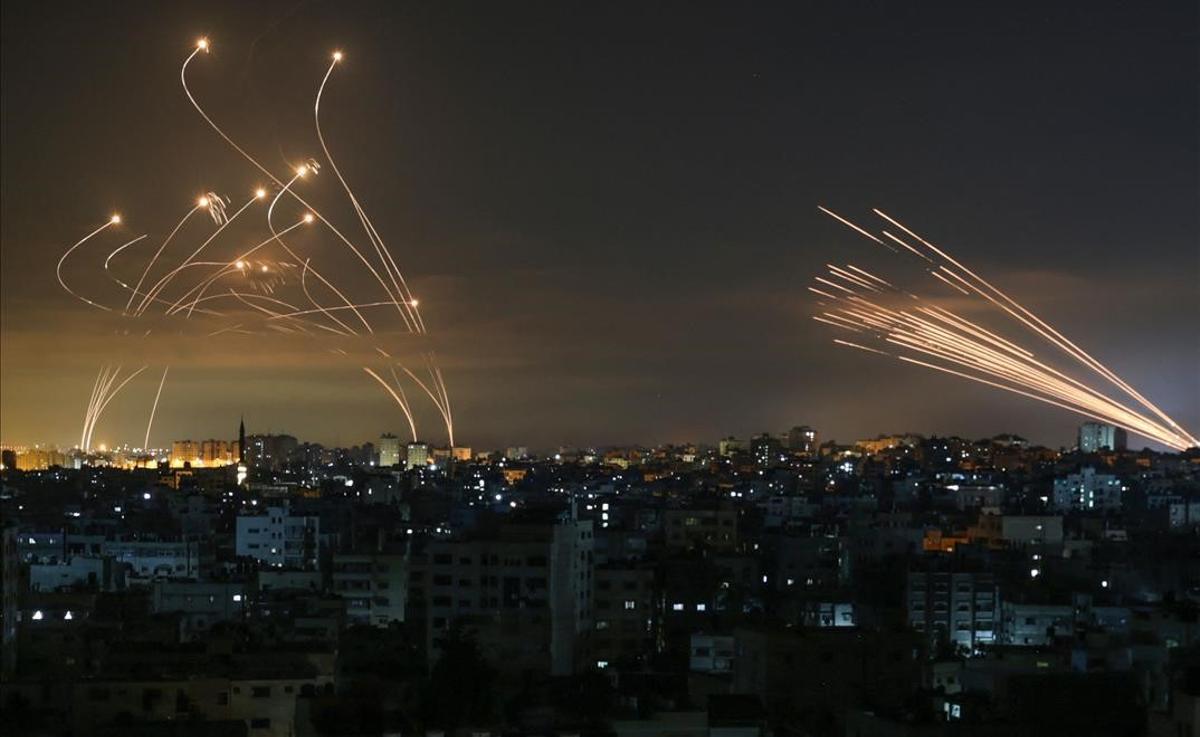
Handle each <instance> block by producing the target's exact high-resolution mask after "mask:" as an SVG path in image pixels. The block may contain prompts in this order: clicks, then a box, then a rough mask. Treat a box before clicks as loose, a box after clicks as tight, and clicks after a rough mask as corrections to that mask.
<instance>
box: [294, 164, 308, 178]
mask: <svg viewBox="0 0 1200 737" xmlns="http://www.w3.org/2000/svg"><path fill="white" fill-rule="evenodd" d="M307 173H308V165H307V164H301V165H300V166H298V167H296V176H298V177H303V176H304V175H305V174H307Z"/></svg>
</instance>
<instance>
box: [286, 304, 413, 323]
mask: <svg viewBox="0 0 1200 737" xmlns="http://www.w3.org/2000/svg"><path fill="white" fill-rule="evenodd" d="M393 304H394V303H393V302H392V301H391V300H388V301H386V302H357V303H355V304H354V305H353V306H354V307H357V308H359V309H362V308H364V307H392V306H393ZM350 308H351V307H350V306H348V305H338V306H335V307H323V308H317V309H312V310H298V311H296V312H288V313H284V314H282V315H280V316H279V317H278V318H271V319H273V320H277V319H280V318H284V317H296V316H298V315H314V314H316V313H318V312H324V311H326V310H328V311H330V312H337V311H338V310H348V309H350Z"/></svg>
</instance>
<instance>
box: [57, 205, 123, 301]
mask: <svg viewBox="0 0 1200 737" xmlns="http://www.w3.org/2000/svg"><path fill="white" fill-rule="evenodd" d="M119 222H121V218H120V217H119V216H117V215H113V216H112V217H111V218H109V219H108V221H107V222H106V223H104V225H101V226H100V227H99V228H96V229H95V230H93V231H92V232H91V233H88V234H87V235H85V236H84V237H82V238H80V239H79V241H78V242H77V243H76V244H75V245H73V246H71V247H70V248H68V249H67V251H66V253H64V254H63V255H62V257H61V258H59V259H58V265H57V266H56V267H55V268H54V275H55V276H57V277H58V283H59V284H60V285H62V288H63V289H65V290H66V291H67V294H69V295H71V296H72V297H75V298H76V299H78V300H81V301H83V302H86V303H87V304H89V305H91V306H92V307H98V308H99V309H102V310H104V311H106V312H113V309H112V308H111V307H106V306H104V305H102V304H99V303H97V302H93V301H92V300H90V299H88V298H87V297H84V296H83V295H81V294H76V293H75V291H74V290H73V289H71V288H70V287H68V286H67V283H66V282H65V281H63V276H62V265H63V262H64V261H66V260H67V257H68V256H70V255H71V254H72V253H73V252H74V251H75V249H76V248H79V247H80V246H82V245H83V244H84V243H87V242H88V241H89V240H91V238H92V237H93V236H95V235H97V234H99V233H100V232H101V231H103V230H104V229H105V228H107V227H108V226H110V225H116V224H117V223H119Z"/></svg>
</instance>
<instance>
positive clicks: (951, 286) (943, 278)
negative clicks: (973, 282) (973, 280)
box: [929, 271, 971, 297]
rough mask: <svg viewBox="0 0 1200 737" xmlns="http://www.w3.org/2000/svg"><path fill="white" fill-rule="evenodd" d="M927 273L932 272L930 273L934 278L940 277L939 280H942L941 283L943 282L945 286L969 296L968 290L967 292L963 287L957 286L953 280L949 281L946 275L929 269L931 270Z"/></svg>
mask: <svg viewBox="0 0 1200 737" xmlns="http://www.w3.org/2000/svg"><path fill="white" fill-rule="evenodd" d="M929 273H930V274H932V275H933V276H934V278H936V279H940V280H941V281H942V283H943V284H945V285H946V286H948V287H950V288H951V289H953V290H955V291H956V292H958V293H960V294H964V295H966V296H968V297H969V296H971V293H970V292H968V291H967V290H965V289H963V288H962V287H960V286H958V285H957V284H955V283H954V282H952V281H950V280H949V279H947V278H946V277H944V276H942V275H941V274H939V273H937V272H936V271H931V272H929Z"/></svg>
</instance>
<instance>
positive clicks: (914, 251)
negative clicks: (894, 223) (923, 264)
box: [880, 230, 933, 263]
mask: <svg viewBox="0 0 1200 737" xmlns="http://www.w3.org/2000/svg"><path fill="white" fill-rule="evenodd" d="M880 232H881V233H883V234H884V235H885V236H887V237H888V238H890V239H891V240H893V241H895V242H896V243H899V244H900V245H902V246H904V247H905V248H907V249H908V250H910V251H912V252H913V253H915V254H917V255H918V256H920V257H921V258H923V259H925V260H926V261H928V262H929V263H933V259H931V258H929V257H928V256H926V255H925V254H923V253H921V252H920V251H918V250H917V249H915V248H913V247H912V246H910V245H908V244H907V243H905V242H904V241H902V240H900V239H899V238H897V237H896V236H894V235H892V234H891V233H889V232H887V231H886V230H883V231H880Z"/></svg>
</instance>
